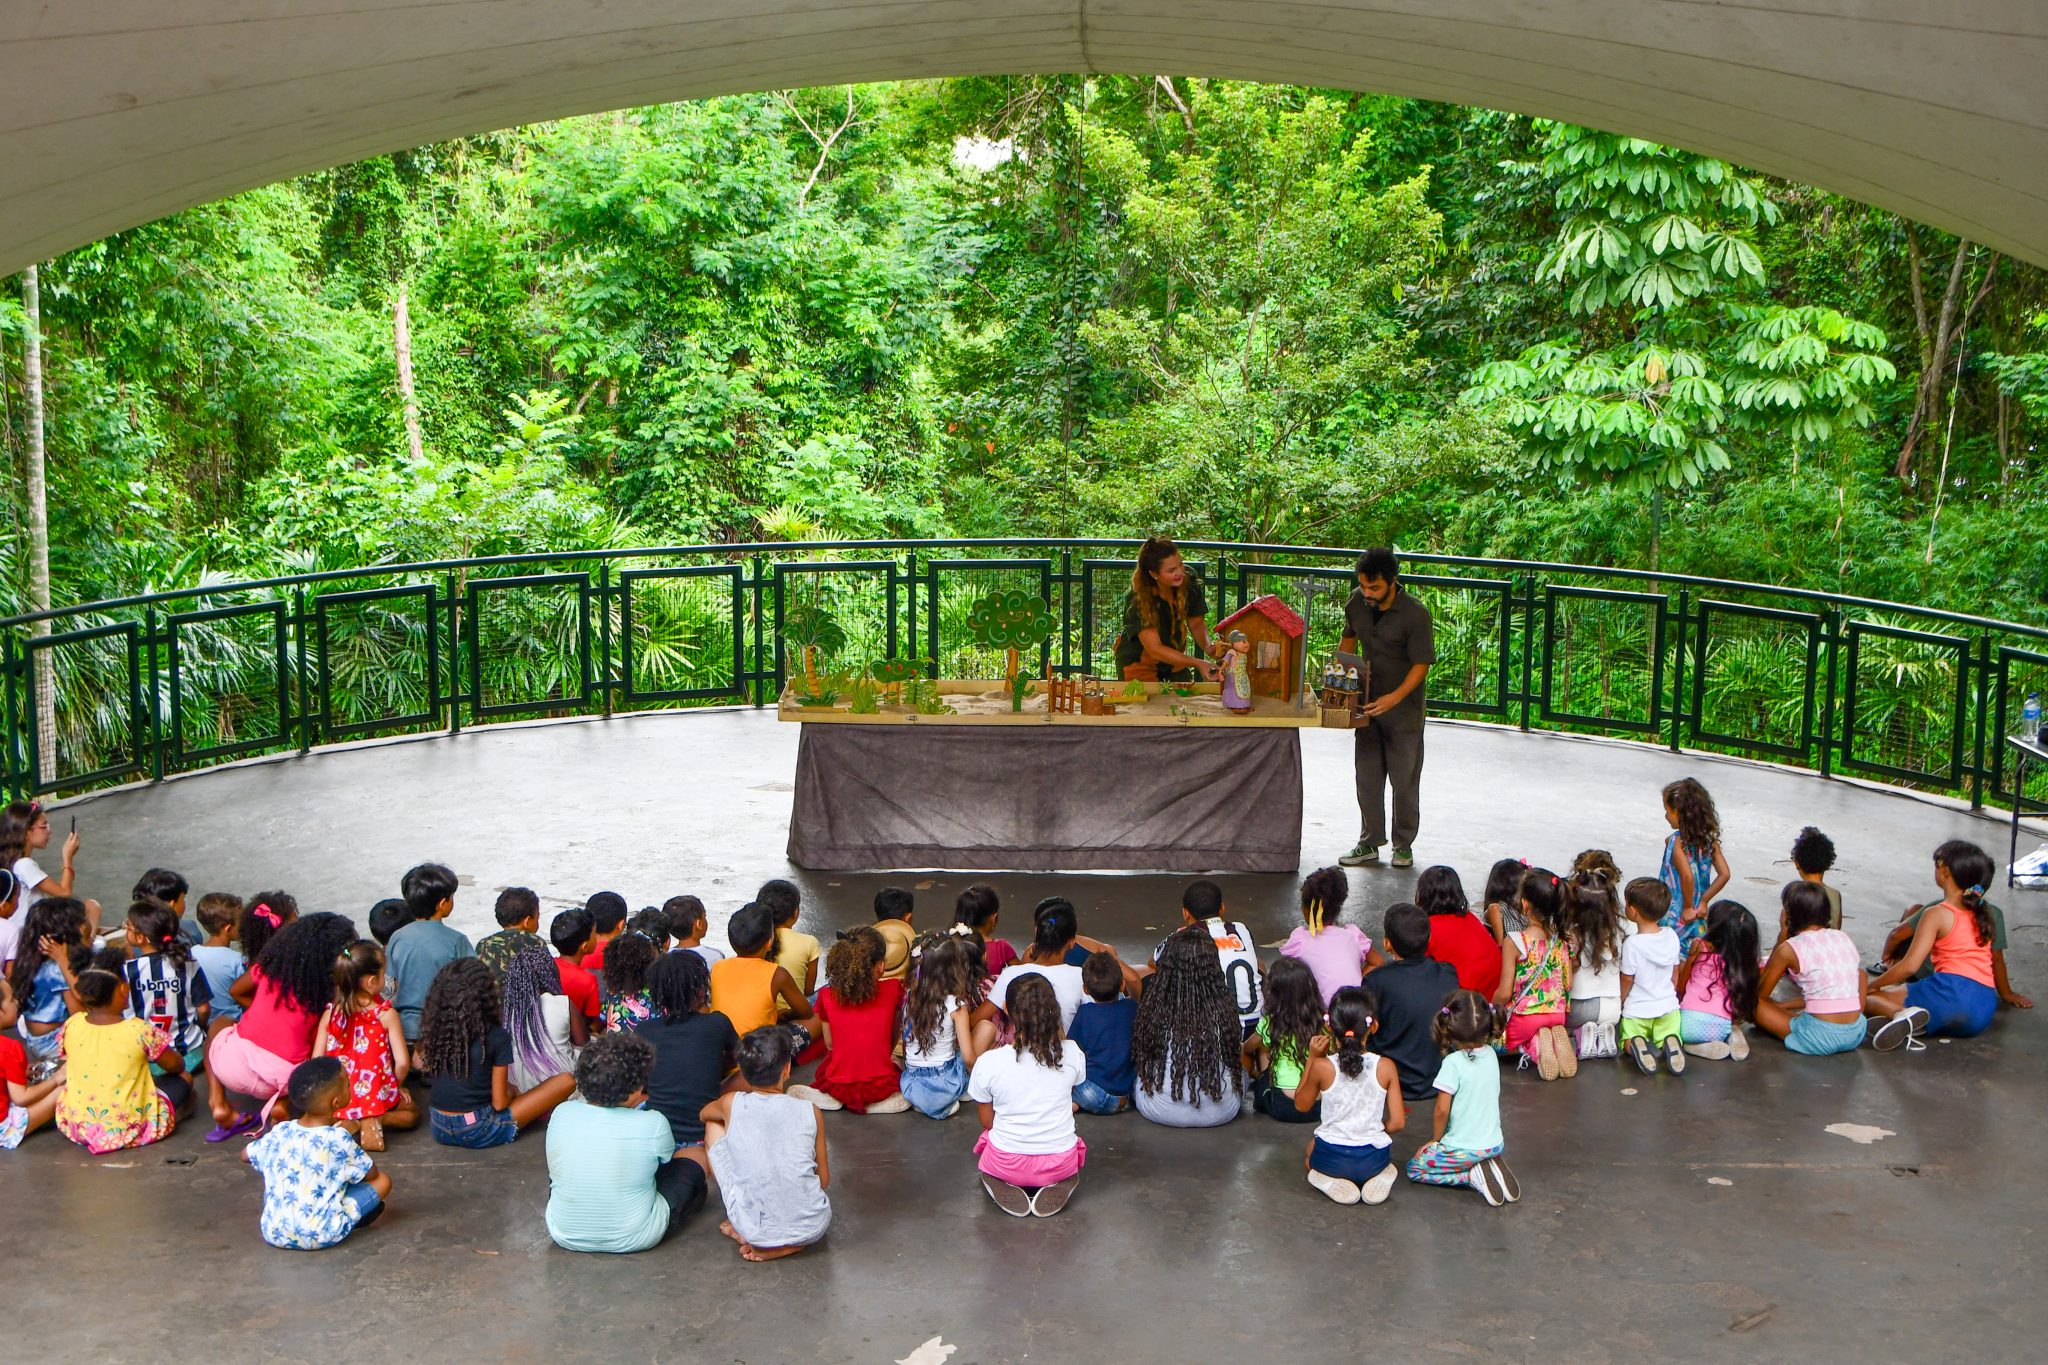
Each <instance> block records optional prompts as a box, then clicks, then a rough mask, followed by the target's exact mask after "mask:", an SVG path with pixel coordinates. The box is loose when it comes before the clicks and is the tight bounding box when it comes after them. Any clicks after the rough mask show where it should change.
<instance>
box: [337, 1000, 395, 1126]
mask: <svg viewBox="0 0 2048 1365" xmlns="http://www.w3.org/2000/svg"><path fill="white" fill-rule="evenodd" d="M391 1008H392V1004H391V1002H390V1001H389V1000H388V999H385V998H384V997H382V996H379V997H378V998H377V1003H376V1004H375V1005H374V1006H372V1007H371V1008H369V1009H366V1010H348V1011H346V1012H344V1011H343V1009H342V1007H341V1006H340V1005H336V1006H335V1007H334V1012H333V1013H331V1014H329V1015H328V1016H327V1053H328V1055H329V1056H331V1057H335V1058H338V1059H340V1061H341V1064H342V1066H343V1067H344V1068H345V1069H346V1070H347V1071H348V1103H346V1104H344V1105H343V1106H342V1107H341V1108H339V1109H337V1110H335V1111H334V1117H336V1118H338V1119H374V1118H379V1117H381V1116H383V1115H385V1114H388V1113H390V1112H391V1111H392V1110H393V1109H394V1108H396V1107H397V1105H398V1099H399V1091H398V1074H397V1067H396V1065H395V1063H394V1062H393V1061H392V1057H391V1035H390V1034H389V1033H387V1032H386V1031H385V1028H384V1011H385V1010H388V1009H391Z"/></svg>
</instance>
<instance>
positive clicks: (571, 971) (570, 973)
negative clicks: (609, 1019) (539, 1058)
mask: <svg viewBox="0 0 2048 1365" xmlns="http://www.w3.org/2000/svg"><path fill="white" fill-rule="evenodd" d="M596 941H597V935H596V934H595V933H594V932H593V931H592V930H591V927H590V912H589V911H588V910H585V909H583V908H582V907H581V906H578V907H577V908H575V909H573V910H564V911H563V912H562V913H561V914H559V915H556V916H555V917H554V919H552V920H551V921H549V922H548V942H549V944H551V945H552V946H553V947H554V950H555V954H556V957H555V974H556V977H557V978H558V979H559V980H560V981H561V983H562V994H563V995H565V996H567V997H569V1004H570V1006H571V1007H572V1008H573V1009H574V1010H575V1011H576V1013H578V1014H580V1015H582V1016H583V1021H584V1023H585V1024H586V1025H587V1026H589V1027H590V1028H602V1027H604V992H603V991H601V990H599V989H598V985H597V976H596V974H595V973H593V972H591V971H589V970H588V969H587V968H585V967H584V965H583V963H582V961H581V959H582V957H583V955H584V954H585V953H587V952H589V951H590V950H591V946H592V945H593V944H594V943H595V942H596Z"/></svg>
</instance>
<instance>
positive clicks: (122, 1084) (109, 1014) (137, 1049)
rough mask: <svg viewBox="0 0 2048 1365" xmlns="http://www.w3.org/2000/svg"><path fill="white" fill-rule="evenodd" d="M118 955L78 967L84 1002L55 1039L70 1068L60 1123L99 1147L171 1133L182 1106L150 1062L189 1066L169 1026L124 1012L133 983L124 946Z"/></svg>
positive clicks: (174, 1070) (168, 1069)
mask: <svg viewBox="0 0 2048 1365" xmlns="http://www.w3.org/2000/svg"><path fill="white" fill-rule="evenodd" d="M112 957H113V959H114V961H113V962H110V963H109V964H108V965H107V966H102V965H100V963H99V962H98V961H97V960H95V962H94V964H93V966H92V967H90V968H88V969H87V970H85V971H82V972H80V973H79V974H78V981H77V983H76V985H75V986H74V987H73V989H74V990H75V991H76V993H77V995H78V1002H79V1004H81V1005H83V1006H84V1007H85V1008H84V1010H83V1012H81V1013H79V1014H74V1015H72V1016H71V1017H70V1018H69V1019H67V1020H65V1021H64V1027H63V1028H62V1029H61V1030H60V1031H59V1038H60V1041H59V1042H58V1044H57V1046H58V1050H59V1051H60V1052H61V1053H62V1055H63V1057H64V1074H65V1076H66V1080H65V1084H64V1097H63V1098H62V1099H61V1100H59V1101H58V1102H57V1130H58V1131H59V1132H61V1133H63V1134H64V1136H65V1137H68V1138H70V1139H71V1140H72V1141H73V1142H75V1143H77V1144H78V1145H79V1146H81V1147H83V1148H85V1149H86V1150H87V1151H89V1152H93V1153H96V1154H97V1153H102V1152H118V1151H120V1150H122V1149H123V1148H125V1147H146V1146H148V1145H149V1144H150V1143H152V1142H156V1141H158V1140H160V1139H162V1138H167V1137H169V1136H170V1135H171V1129H172V1128H174V1127H176V1126H177V1114H176V1112H175V1111H174V1110H173V1108H172V1107H171V1102H170V1100H169V1099H168V1098H167V1097H166V1096H165V1095H164V1092H163V1091H161V1090H159V1089H157V1088H156V1085H155V1084H154V1083H153V1082H152V1081H151V1079H150V1074H149V1064H150V1063H151V1062H155V1063H156V1064H157V1065H158V1066H160V1067H161V1068H163V1073H164V1075H165V1076H167V1077H168V1076H181V1075H183V1074H184V1071H185V1061H184V1058H182V1057H180V1056H179V1055H178V1053H177V1050H176V1049H175V1048H173V1047H172V1046H171V1039H170V1035H169V1034H167V1033H165V1032H164V1031H163V1030H162V1029H160V1028H158V1027H157V1026H156V1025H155V1024H152V1023H150V1022H149V1021H148V1020H147V1019H125V1018H123V1017H122V1011H123V1010H124V1009H125V1008H126V1007H127V1004H128V983H127V982H125V981H123V980H122V979H121V976H120V972H119V970H118V960H119V954H118V953H115V954H112Z"/></svg>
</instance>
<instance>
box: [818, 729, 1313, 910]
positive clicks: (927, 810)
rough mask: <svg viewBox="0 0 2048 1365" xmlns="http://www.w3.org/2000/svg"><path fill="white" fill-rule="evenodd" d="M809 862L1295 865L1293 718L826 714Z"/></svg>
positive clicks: (1009, 867) (845, 865)
mask: <svg viewBox="0 0 2048 1365" xmlns="http://www.w3.org/2000/svg"><path fill="white" fill-rule="evenodd" d="M789 858H790V861H791V862H793V863H795V864H797V865H798V866H799V867H807V868H817V869H831V870H851V869H859V868H868V869H884V868H926V867H930V868H947V869H952V870H956V871H1020V872H1021V871H1034V872H1035V871H1082V870H1089V869H1093V870H1108V871H1136V870H1145V871H1185V872H1200V871H1218V872H1294V871H1297V870H1298V869H1299V868H1300V866H1301V741H1300V738H1299V737H1298V735H1297V734H1296V727H1293V726H1259V727H1245V728H1241V729H1240V728H1235V727H1228V728H1226V727H1223V726H1213V727H1210V726H1200V727H1198V726H1187V725H1173V726H1124V727H1111V726H1098V725H1087V724H1059V725H1051V724H1047V723H1046V722H1045V719H1044V718H1043V717H1040V718H1039V720H1038V723H1037V724H1035V725H1004V726H994V727H987V728H984V727H980V726H974V725H961V724H956V725H932V724H911V725H817V724H807V725H805V726H804V730H803V737H802V739H801V741H800V742H799V744H798V746H797V759H796V801H795V807H794V810H793V811H792V813H791V816H790V822H789Z"/></svg>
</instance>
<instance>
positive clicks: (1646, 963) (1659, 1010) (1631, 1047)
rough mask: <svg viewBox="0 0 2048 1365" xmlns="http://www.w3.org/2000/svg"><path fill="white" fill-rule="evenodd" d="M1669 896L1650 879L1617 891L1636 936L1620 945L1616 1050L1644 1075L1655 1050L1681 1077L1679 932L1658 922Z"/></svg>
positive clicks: (1653, 1069) (1661, 885) (1651, 1070)
mask: <svg viewBox="0 0 2048 1365" xmlns="http://www.w3.org/2000/svg"><path fill="white" fill-rule="evenodd" d="M1669 895H1670V892H1669V890H1668V889H1667V888H1666V887H1665V885H1664V883H1662V882H1660V881H1657V880H1656V879H1654V878H1651V877H1638V878H1636V879H1635V880H1634V881H1632V882H1630V883H1629V884H1628V889H1627V890H1626V891H1624V892H1623V893H1622V904H1623V907H1624V909H1626V911H1627V912H1628V917H1629V918H1630V919H1631V920H1633V921H1634V922H1635V926H1636V932H1635V935H1634V936H1633V937H1631V938H1630V939H1628V940H1627V941H1626V942H1624V943H1623V944H1622V945H1621V1046H1622V1050H1623V1051H1625V1052H1627V1053H1628V1056H1629V1060H1630V1061H1632V1062H1634V1063H1635V1064H1636V1069H1637V1070H1638V1071H1641V1072H1642V1073H1643V1074H1644V1075H1653V1074H1655V1072H1656V1070H1657V1052H1656V1050H1657V1049H1662V1050H1663V1053H1664V1060H1665V1063H1666V1064H1667V1065H1669V1066H1670V1068H1671V1074H1672V1075H1674V1076H1682V1075H1684V1074H1685V1049H1684V1047H1683V1045H1682V1044H1681V1043H1680V1042H1679V1040H1678V984H1677V982H1678V963H1679V959H1680V956H1681V955H1680V953H1679V950H1678V934H1677V932H1676V931H1675V930H1672V929H1668V928H1666V927H1665V926H1664V923H1663V919H1664V913H1665V911H1666V909H1667V908H1668V897H1669Z"/></svg>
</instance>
